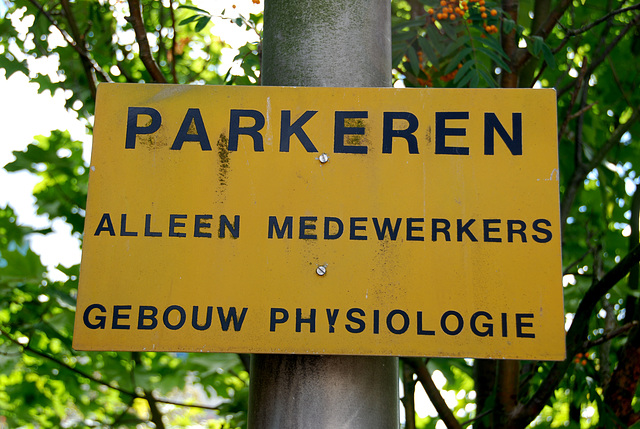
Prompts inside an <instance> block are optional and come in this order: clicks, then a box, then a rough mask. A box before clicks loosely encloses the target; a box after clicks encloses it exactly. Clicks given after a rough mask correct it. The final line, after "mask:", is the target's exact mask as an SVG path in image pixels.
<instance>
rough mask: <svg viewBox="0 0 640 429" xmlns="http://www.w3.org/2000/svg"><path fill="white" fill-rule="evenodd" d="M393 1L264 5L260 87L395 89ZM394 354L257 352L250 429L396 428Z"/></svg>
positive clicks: (275, 1)
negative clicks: (390, 355)
mask: <svg viewBox="0 0 640 429" xmlns="http://www.w3.org/2000/svg"><path fill="white" fill-rule="evenodd" d="M390 7H391V4H390V1H389V0H266V2H265V12H264V16H265V24H264V33H263V35H264V40H263V54H262V55H263V57H262V84H263V85H278V86H344V87H388V86H391V10H390ZM398 404H399V402H398V359H397V358H395V357H357V356H301V355H252V356H251V385H250V394H249V423H248V426H249V428H250V429H269V428H273V429H286V428H305V429H314V428H331V429H336V428H352V429H359V428H362V429H376V428H380V429H382V428H384V429H388V428H397V427H398V425H399V423H398V422H399V420H398Z"/></svg>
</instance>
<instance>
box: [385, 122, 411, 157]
mask: <svg viewBox="0 0 640 429" xmlns="http://www.w3.org/2000/svg"><path fill="white" fill-rule="evenodd" d="M394 119H402V120H405V121H407V124H408V125H407V128H405V129H404V130H394V129H393V120H394ZM382 123H383V125H382V153H391V151H392V145H393V138H394V137H397V138H402V139H405V140H406V141H407V145H408V146H409V153H418V139H417V138H416V136H414V135H413V133H415V132H416V130H417V129H418V118H416V116H415V115H414V114H412V113H409V112H384V116H383V120H382Z"/></svg>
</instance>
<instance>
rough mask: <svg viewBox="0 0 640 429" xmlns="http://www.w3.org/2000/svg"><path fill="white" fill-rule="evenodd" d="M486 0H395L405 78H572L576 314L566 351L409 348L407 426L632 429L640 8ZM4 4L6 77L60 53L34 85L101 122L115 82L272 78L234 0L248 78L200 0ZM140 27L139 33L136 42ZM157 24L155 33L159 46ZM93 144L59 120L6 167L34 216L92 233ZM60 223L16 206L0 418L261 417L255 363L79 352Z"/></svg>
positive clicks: (568, 81)
mask: <svg viewBox="0 0 640 429" xmlns="http://www.w3.org/2000/svg"><path fill="white" fill-rule="evenodd" d="M240 2H247V3H248V0H239V2H238V3H240ZM481 3H484V0H483V1H481V0H478V1H473V2H471V1H469V2H468V3H466V2H462V1H461V2H454V3H451V2H448V0H447V2H445V4H444V5H443V4H441V3H440V2H436V1H435V0H407V1H397V0H394V1H393V2H392V23H393V29H392V31H393V67H394V68H393V70H390V71H389V72H390V73H393V76H394V79H395V80H396V81H399V82H398V83H402V84H404V85H405V86H412V87H504V88H513V87H534V86H536V87H553V88H556V91H557V96H558V117H557V123H558V141H559V160H560V196H559V198H560V201H561V221H562V225H563V237H562V243H563V269H564V274H565V279H566V280H567V282H566V286H565V288H564V291H565V309H566V312H567V315H568V319H569V320H572V321H573V322H572V323H571V327H570V329H569V331H568V332H567V359H566V360H565V361H564V362H556V363H552V362H529V361H523V362H514V361H500V362H496V361H491V360H476V361H473V360H470V359H431V360H427V359H402V371H401V374H399V377H400V378H401V380H402V382H403V386H404V394H403V398H402V402H403V404H404V406H405V410H406V415H405V419H404V421H405V426H406V427H407V428H416V427H417V428H432V427H435V425H436V423H437V422H438V421H439V420H442V421H444V422H445V423H446V425H447V426H449V427H461V426H462V425H465V424H466V423H468V422H469V420H473V425H474V427H475V428H487V427H514V428H515V427H525V426H527V425H532V426H539V427H560V426H564V427H573V428H579V427H591V426H601V427H607V428H608V427H630V426H632V425H634V424H635V423H636V422H637V420H638V419H639V418H640V414H639V411H640V406H639V405H637V404H636V398H637V394H636V388H637V384H638V377H639V375H640V334H639V333H638V332H639V331H638V328H637V324H638V318H640V311H638V309H637V307H638V299H637V297H638V295H639V291H638V273H637V263H638V259H640V250H639V249H638V248H637V244H638V242H639V239H638V212H639V211H640V198H638V197H636V193H635V189H636V185H637V183H638V177H637V176H638V173H637V172H636V169H638V168H640V166H639V164H638V160H639V159H640V140H639V136H640V125H639V118H640V107H639V106H640V91H638V88H640V6H639V5H638V4H636V3H634V2H628V1H603V0H595V1H589V2H586V1H583V2H581V1H569V0H556V1H551V0H522V1H518V0H503V1H502V2H501V3H500V2H494V1H490V0H486V3H484V4H481ZM2 4H3V5H4V6H3V7H0V11H2V12H4V16H0V49H2V55H1V56H0V68H1V69H3V70H4V74H5V75H6V77H9V76H11V75H12V74H13V73H20V72H21V73H25V74H27V75H28V74H29V72H30V70H29V68H28V66H27V61H26V60H25V58H26V57H33V58H44V57H50V56H55V57H57V58H58V59H59V62H60V66H59V70H58V75H59V76H60V80H61V82H59V81H55V82H52V81H51V80H50V77H49V75H47V74H37V73H33V74H32V75H31V81H33V82H36V83H38V84H39V87H40V91H41V92H43V91H45V90H47V89H49V90H55V89H56V88H60V87H61V88H64V89H68V90H70V92H69V93H70V95H71V96H70V97H69V99H68V100H67V108H68V109H72V110H75V111H76V112H77V113H78V117H79V120H82V121H85V123H86V124H89V122H88V119H89V118H91V116H92V114H93V110H94V101H95V90H96V86H97V84H98V83H99V82H104V81H117V82H167V83H202V84H217V85H223V84H256V83H257V84H259V82H260V71H259V70H260V49H261V48H260V28H261V25H262V15H261V14H256V15H253V14H252V15H249V16H248V17H243V16H240V15H238V14H237V13H236V12H235V10H234V9H233V8H232V3H231V2H229V3H228V7H227V10H226V11H225V12H223V14H222V18H223V19H227V20H231V21H232V22H233V23H235V24H236V25H237V26H239V27H241V28H244V29H246V30H247V34H248V35H249V36H248V40H249V43H247V44H246V45H245V46H243V47H242V48H240V49H239V51H238V53H237V57H236V59H237V60H239V61H240V62H241V64H242V67H241V68H242V73H241V74H239V75H234V74H233V73H231V71H230V70H227V69H223V67H222V66H221V65H220V60H221V50H222V48H223V47H224V46H225V45H224V42H223V41H222V40H220V39H219V38H217V37H214V36H212V35H211V33H210V30H211V28H212V26H213V23H214V22H215V19H214V16H212V15H211V13H210V12H209V11H207V10H204V9H202V8H200V6H202V5H201V4H199V6H198V7H196V6H194V5H193V4H191V3H190V2H184V1H182V0H180V1H176V2H173V3H170V2H159V1H143V2H142V4H141V5H140V2H139V1H137V0H129V1H128V3H127V2H122V1H118V2H116V1H112V2H106V1H105V2H98V1H76V2H70V1H69V0H59V1H51V2H44V1H42V0H20V1H7V0H5V1H3V2H2ZM449 7H451V9H452V12H451V13H449V12H447V16H446V17H443V16H442V13H443V10H444V8H447V9H448V8H449ZM456 7H457V8H460V12H459V13H458V12H455V8H456ZM481 8H486V9H481ZM129 10H134V11H136V10H140V11H141V13H140V14H139V15H138V14H135V13H134V14H130V13H129ZM492 10H495V12H494V13H493V14H492V13H491V11H492ZM483 11H484V13H487V16H486V17H483V16H482V13H483ZM30 15H31V16H33V18H34V19H33V25H32V26H31V27H30V29H29V34H28V36H27V37H24V36H21V35H20V34H19V33H18V32H17V30H16V29H15V28H14V27H13V25H12V22H11V16H14V17H21V19H23V20H24V19H27V17H28V16H30ZM118 16H126V17H128V18H127V19H126V20H122V19H120V20H118V19H117V17H118ZM452 16H453V19H452ZM216 18H217V17H216ZM52 32H61V33H62V34H63V36H64V38H65V39H66V43H64V44H63V46H58V47H54V48H51V47H50V45H49V43H48V41H49V38H50V37H51V34H52ZM125 32H134V33H135V34H136V40H134V41H133V42H131V43H128V40H129V39H127V38H124V37H121V35H122V34H124V33H125ZM143 34H151V35H154V36H155V37H152V38H149V43H146V44H145V42H144V40H143V38H142V35H143ZM125 41H127V42H125ZM10 49H11V50H10ZM11 52H13V53H14V54H16V55H17V52H20V53H21V55H19V56H18V57H19V58H18V57H16V55H14V54H12V53H11ZM5 102H6V101H5ZM87 127H88V132H89V133H90V132H91V129H90V126H87ZM82 149H83V148H82V144H81V143H80V142H77V141H73V140H72V139H71V138H70V135H69V133H68V132H66V131H65V130H58V131H53V132H52V133H51V135H49V136H36V137H34V141H33V143H32V144H31V145H29V146H28V147H27V149H26V150H24V151H22V152H16V153H15V160H14V161H13V162H10V163H9V164H7V165H6V166H4V168H5V170H7V171H10V172H14V171H28V172H31V173H33V174H35V175H37V176H39V177H40V179H41V180H40V183H39V184H38V185H37V186H36V188H35V189H34V192H33V193H34V196H35V198H36V202H37V207H38V209H37V210H38V213H39V214H43V215H47V216H48V218H49V219H50V220H54V219H62V220H64V221H65V222H68V223H69V224H70V226H71V228H72V231H73V232H74V233H76V234H81V233H82V230H83V216H84V208H85V200H86V193H87V177H88V172H87V168H88V167H87V165H85V164H84V162H83V159H82ZM638 195H640V194H638ZM50 232H51V230H50V229H42V230H34V229H33V228H30V227H27V226H22V225H19V224H18V223H17V222H16V214H15V213H14V211H13V209H12V208H11V207H0V386H2V388H0V426H1V425H2V422H6V423H7V424H8V425H9V427H17V426H24V427H43V428H46V427H59V426H61V425H65V426H67V427H135V426H137V425H142V427H145V426H146V427H152V426H155V427H183V426H188V425H192V424H198V423H199V424H201V425H203V426H209V427H225V428H227V427H228V428H235V427H245V426H246V409H247V397H248V383H249V374H248V365H247V362H248V360H247V356H238V355H232V354H230V355H225V354H178V355H176V354H170V353H116V352H103V353H84V352H77V351H74V350H73V349H72V348H71V338H72V334H73V317H74V311H75V297H76V292H77V281H78V272H79V267H78V266H73V267H62V266H60V267H58V269H59V270H60V271H62V272H63V273H64V274H66V276H67V277H68V280H67V281H65V282H61V281H54V280H52V279H51V277H50V274H49V273H48V272H47V269H46V268H45V267H44V266H43V264H42V262H41V260H40V257H39V255H37V254H36V253H34V251H33V250H31V248H30V242H29V237H30V236H33V235H35V234H48V233H50ZM541 269H544V267H541ZM558 287H560V285H558ZM436 371H437V373H438V375H439V376H440V375H441V376H444V378H445V379H446V384H445V385H444V387H442V388H441V389H440V390H438V389H437V388H435V386H434V384H433V379H432V375H433V374H434V372H436ZM418 383H420V384H422V385H423V386H424V387H425V389H426V390H427V393H428V395H429V397H430V399H431V401H432V402H433V403H434V404H435V405H436V408H437V410H438V413H439V415H438V416H437V417H428V416H427V417H421V418H419V417H417V416H416V414H415V413H414V410H415V408H416V406H417V407H418V409H421V408H424V404H422V403H415V401H414V395H413V391H414V389H415V387H416V385H417V384H418ZM443 396H444V397H447V398H449V401H448V402H447V403H445V402H444V400H443Z"/></svg>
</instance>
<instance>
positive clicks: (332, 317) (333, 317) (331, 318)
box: [327, 308, 340, 334]
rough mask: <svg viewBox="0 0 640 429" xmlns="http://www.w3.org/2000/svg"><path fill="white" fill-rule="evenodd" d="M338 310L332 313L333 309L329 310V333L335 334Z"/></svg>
mask: <svg viewBox="0 0 640 429" xmlns="http://www.w3.org/2000/svg"><path fill="white" fill-rule="evenodd" d="M339 311H340V310H338V309H337V308H336V309H334V310H333V311H331V309H329V308H327V321H328V322H329V333H330V334H333V333H334V332H335V331H336V329H335V327H334V326H333V325H335V323H336V319H337V318H338V312H339Z"/></svg>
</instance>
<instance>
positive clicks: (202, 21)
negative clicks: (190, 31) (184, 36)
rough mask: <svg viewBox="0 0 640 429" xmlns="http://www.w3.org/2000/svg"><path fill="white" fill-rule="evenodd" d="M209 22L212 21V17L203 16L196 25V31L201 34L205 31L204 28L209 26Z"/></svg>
mask: <svg viewBox="0 0 640 429" xmlns="http://www.w3.org/2000/svg"><path fill="white" fill-rule="evenodd" d="M209 21H211V17H210V16H203V17H201V18H200V19H199V20H198V23H197V24H196V28H195V30H196V31H198V32H200V31H202V30H204V28H205V27H206V26H207V24H208V23H209Z"/></svg>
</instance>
